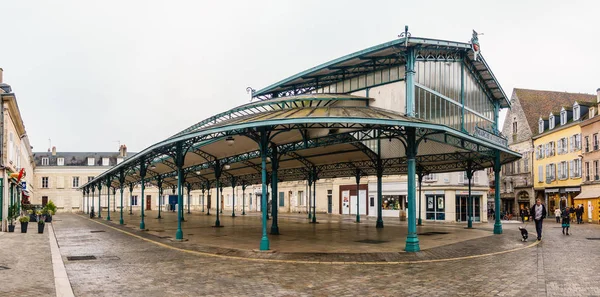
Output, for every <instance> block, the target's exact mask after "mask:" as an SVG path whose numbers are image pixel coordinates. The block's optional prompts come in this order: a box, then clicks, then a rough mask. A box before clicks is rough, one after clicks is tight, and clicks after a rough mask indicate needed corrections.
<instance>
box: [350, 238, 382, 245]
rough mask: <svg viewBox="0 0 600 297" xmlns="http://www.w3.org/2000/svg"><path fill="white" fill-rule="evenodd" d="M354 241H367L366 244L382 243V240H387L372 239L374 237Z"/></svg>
mask: <svg viewBox="0 0 600 297" xmlns="http://www.w3.org/2000/svg"><path fill="white" fill-rule="evenodd" d="M356 242H360V243H368V244H380V243H384V242H387V241H385V240H374V239H363V240H357V241H356Z"/></svg>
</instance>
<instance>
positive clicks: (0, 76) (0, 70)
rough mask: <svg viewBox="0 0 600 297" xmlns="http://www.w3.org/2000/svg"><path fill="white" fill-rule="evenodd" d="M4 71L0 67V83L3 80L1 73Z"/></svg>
mask: <svg viewBox="0 0 600 297" xmlns="http://www.w3.org/2000/svg"><path fill="white" fill-rule="evenodd" d="M3 72H4V69H2V68H0V84H1V83H2V82H3V81H2V73H3Z"/></svg>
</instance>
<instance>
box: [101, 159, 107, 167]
mask: <svg viewBox="0 0 600 297" xmlns="http://www.w3.org/2000/svg"><path fill="white" fill-rule="evenodd" d="M108 161H109V159H108V158H102V166H108V165H109V162H108Z"/></svg>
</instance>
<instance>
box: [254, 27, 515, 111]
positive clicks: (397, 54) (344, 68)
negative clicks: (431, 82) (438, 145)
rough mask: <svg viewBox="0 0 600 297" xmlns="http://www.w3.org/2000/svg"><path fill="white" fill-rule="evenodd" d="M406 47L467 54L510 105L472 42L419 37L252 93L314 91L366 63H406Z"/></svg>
mask: <svg viewBox="0 0 600 297" xmlns="http://www.w3.org/2000/svg"><path fill="white" fill-rule="evenodd" d="M406 47H418V48H419V49H436V50H440V51H447V52H451V53H454V52H457V51H459V52H464V53H466V54H467V55H466V56H467V57H468V60H469V61H470V63H472V65H473V66H474V68H475V70H476V71H477V72H478V73H479V75H480V76H481V79H482V81H483V82H484V83H485V85H486V87H487V88H488V90H489V91H490V93H491V94H492V95H493V97H494V99H496V100H500V101H501V107H510V101H509V99H508V97H507V96H506V94H505V93H504V90H503V89H502V87H501V86H500V83H499V82H498V81H497V79H496V77H495V76H494V74H493V73H492V71H491V69H490V67H489V66H488V64H487V62H486V61H485V59H484V58H483V56H482V55H481V54H480V55H479V56H478V59H477V60H475V59H474V56H473V50H472V49H471V44H469V43H463V42H454V41H446V40H437V39H427V38H419V37H409V38H408V40H406V39H405V38H400V39H396V40H393V41H389V42H386V43H382V44H379V45H376V46H373V47H370V48H367V49H364V50H361V51H358V52H355V53H352V54H349V55H346V56H343V57H340V58H337V59H334V60H332V61H329V62H326V63H323V64H321V65H319V66H316V67H313V68H310V69H307V70H305V71H302V72H300V73H298V74H296V75H293V76H290V77H288V78H286V79H283V80H281V81H279V82H277V83H274V84H272V85H270V86H268V87H265V88H263V89H261V90H258V91H256V92H255V93H254V94H253V96H254V97H262V96H269V95H272V94H277V95H279V96H280V95H281V94H283V95H298V94H299V93H304V92H311V91H313V90H315V89H317V88H319V87H322V86H324V85H326V84H331V83H333V82H336V81H341V80H342V77H343V78H344V79H347V78H351V77H353V76H356V75H359V74H357V73H359V72H360V71H367V70H365V69H364V68H366V66H367V65H369V66H368V71H373V70H374V69H376V68H374V67H382V68H383V67H390V66H397V65H404V59H403V57H402V56H403V55H401V53H403V52H404V51H405V50H406ZM374 59H386V61H385V62H383V63H374V64H368V63H369V61H373V60H374ZM363 66H364V67H363ZM350 68H352V71H349V69H350ZM332 76H338V79H335V78H331V77H332ZM323 77H330V78H329V80H326V81H323V80H320V78H323ZM286 93H290V94H286ZM275 97H278V96H275Z"/></svg>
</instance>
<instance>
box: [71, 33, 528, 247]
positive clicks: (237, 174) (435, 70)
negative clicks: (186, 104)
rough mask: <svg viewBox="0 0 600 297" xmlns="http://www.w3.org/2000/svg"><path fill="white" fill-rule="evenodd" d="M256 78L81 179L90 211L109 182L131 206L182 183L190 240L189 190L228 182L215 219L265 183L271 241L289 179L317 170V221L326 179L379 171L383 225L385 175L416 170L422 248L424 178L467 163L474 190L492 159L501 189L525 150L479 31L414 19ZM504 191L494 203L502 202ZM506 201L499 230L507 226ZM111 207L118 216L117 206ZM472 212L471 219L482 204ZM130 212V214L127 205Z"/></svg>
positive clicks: (412, 202)
mask: <svg viewBox="0 0 600 297" xmlns="http://www.w3.org/2000/svg"><path fill="white" fill-rule="evenodd" d="M250 90H251V93H252V97H253V100H252V101H251V103H247V104H243V105H240V106H238V107H235V108H233V109H230V110H228V111H225V112H222V113H219V114H216V115H214V116H211V117H209V118H207V119H205V120H203V121H200V122H198V123H197V124H195V125H193V126H191V127H189V128H187V129H184V130H183V131H181V132H179V133H177V134H175V135H173V136H171V137H169V138H167V139H165V140H163V141H161V142H158V143H156V144H153V145H151V146H149V147H148V148H146V149H144V150H143V151H141V152H139V153H138V154H136V155H134V156H132V157H130V158H128V159H126V160H125V161H123V162H121V163H120V164H118V165H116V166H114V167H112V168H111V169H109V170H107V171H106V172H104V173H102V174H100V175H98V176H96V177H95V178H94V179H93V180H91V181H89V182H88V183H86V184H84V185H83V186H81V187H80V189H81V190H82V192H83V197H82V199H83V201H84V202H86V201H87V203H84V205H87V207H85V209H84V211H85V212H87V213H89V212H90V205H94V201H95V199H98V200H97V202H98V204H97V205H98V208H97V211H102V208H101V207H100V205H99V204H100V194H101V193H102V192H105V193H106V195H111V192H112V195H115V190H117V191H119V192H118V193H116V195H120V199H121V206H122V205H123V193H124V192H127V191H128V190H129V191H132V189H133V187H140V188H141V193H142V194H141V200H142V202H141V205H144V202H143V200H144V188H145V187H147V186H148V185H152V186H155V187H157V188H158V189H159V191H160V192H161V193H162V189H163V188H169V189H170V188H171V187H173V188H176V195H177V197H178V203H177V205H178V207H177V212H178V214H177V230H176V233H175V239H176V240H183V239H184V236H183V235H184V233H183V230H182V221H183V219H184V218H183V213H184V208H183V204H184V200H183V199H184V196H185V192H184V191H185V190H187V191H188V194H189V191H190V190H202V193H203V195H204V192H205V191H208V190H209V189H211V188H213V189H217V191H216V209H217V211H216V212H214V219H215V220H214V226H215V227H219V226H222V224H221V219H222V216H220V213H219V207H220V202H219V201H222V199H223V197H222V192H221V193H220V191H219V190H221V191H222V188H223V187H240V186H241V187H242V189H243V190H246V187H248V186H251V185H260V187H261V189H262V191H261V195H260V197H261V201H260V207H261V210H262V213H261V220H262V224H261V227H262V233H261V234H262V235H261V238H256V246H257V247H259V248H260V250H269V249H270V237H272V236H278V234H279V232H280V230H279V226H278V207H277V206H278V204H279V203H278V195H277V193H278V190H277V187H278V183H279V182H281V181H286V182H287V181H300V180H302V181H307V182H308V185H309V187H310V189H311V191H308V193H309V197H310V198H309V209H310V212H312V214H311V220H309V222H311V223H314V222H316V207H315V202H316V185H317V183H318V182H319V181H320V180H322V179H326V178H339V177H352V178H356V181H357V190H358V183H359V181H360V178H361V177H365V176H376V177H377V194H376V195H375V197H376V205H375V208H376V213H377V216H376V217H377V219H376V221H375V226H376V228H383V227H384V221H383V219H382V204H383V203H382V177H383V176H386V175H405V176H406V178H407V205H408V207H407V209H408V212H407V217H408V220H407V221H408V223H407V224H408V231H407V235H406V241H405V251H406V252H417V251H419V250H420V245H419V237H418V235H417V222H418V221H417V212H416V211H417V210H416V209H417V206H416V199H417V198H416V197H417V186H418V185H417V184H418V181H419V180H421V178H422V176H423V175H426V174H430V173H444V172H456V171H465V172H466V177H467V179H468V180H469V182H468V184H469V191H468V195H469V197H470V198H471V180H472V176H473V173H474V172H475V171H477V170H482V169H484V168H490V167H493V169H494V174H495V175H496V178H495V183H496V189H498V188H499V184H498V183H499V181H500V178H499V174H500V168H501V165H502V164H504V163H508V162H512V161H514V160H516V159H518V158H520V154H517V153H515V152H513V151H511V150H509V149H508V147H507V141H506V139H505V138H504V137H503V136H502V135H501V134H500V133H499V130H498V128H499V127H498V114H499V111H500V109H502V108H509V107H510V102H509V100H508V99H507V97H506V94H505V93H504V91H503V90H502V88H501V86H500V84H499V82H498V81H497V80H496V78H495V76H494V75H493V73H492V71H491V69H490V67H489V66H488V64H487V63H486V61H485V59H484V58H483V56H482V55H481V53H480V45H479V42H478V39H477V33H476V32H473V36H472V39H471V41H470V42H468V43H465V42H453V41H445V40H436V39H429V38H420V37H412V36H411V35H410V33H409V32H408V29H406V30H405V31H404V32H403V33H402V34H401V35H400V37H399V38H398V39H395V40H393V41H390V42H386V43H383V44H380V45H376V46H373V47H370V48H367V49H364V50H361V51H358V52H355V53H352V54H349V55H346V56H343V57H340V58H337V59H335V60H332V61H329V62H327V63H324V64H321V65H319V66H316V67H313V68H310V69H308V70H306V71H303V72H300V73H298V74H296V75H293V76H291V77H289V78H286V79H284V80H281V81H279V82H277V83H274V84H272V85H270V86H268V87H265V88H263V89H261V90H257V91H255V90H253V89H250ZM244 100H245V99H244ZM96 193H97V195H96ZM268 193H270V196H272V197H271V198H270V200H271V203H270V204H269V199H268ZM499 194H500V192H499V191H496V192H495V197H494V199H495V205H500V197H499ZM234 195H235V192H234ZM113 198H114V197H113ZM234 199H235V198H234ZM108 201H109V203H110V200H108ZM467 202H468V203H471V204H472V203H473V202H472V199H469V200H468V201H467ZM188 203H189V202H188ZM268 206H270V207H272V210H271V220H270V221H271V226H268V222H269V221H268V219H267V216H268V212H267V207H268ZM412 206H414V207H412ZM357 208H358V206H357ZM469 209H472V208H469ZM499 210H500V208H496V209H495V212H496V216H495V218H496V221H495V224H494V233H495V234H500V233H502V225H501V222H500V214H499ZM108 211H109V213H108V217H107V218H108V219H110V206H109V207H108ZM141 212H142V214H141V217H140V222H139V228H140V229H142V230H144V229H146V222H145V216H144V207H142V208H141ZM114 215H115V214H114V213H113V216H114ZM159 216H160V215H159ZM467 217H468V220H467V226H468V227H471V226H472V221H473V219H472V218H473V212H472V210H471V212H468V213H467ZM419 218H420V215H419ZM356 220H357V222H360V214H357V216H356ZM119 221H120V224H123V222H124V220H123V207H121V208H120V220H119ZM226 228H235V227H233V226H232V227H229V226H228V227H226ZM268 231H269V232H268Z"/></svg>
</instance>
